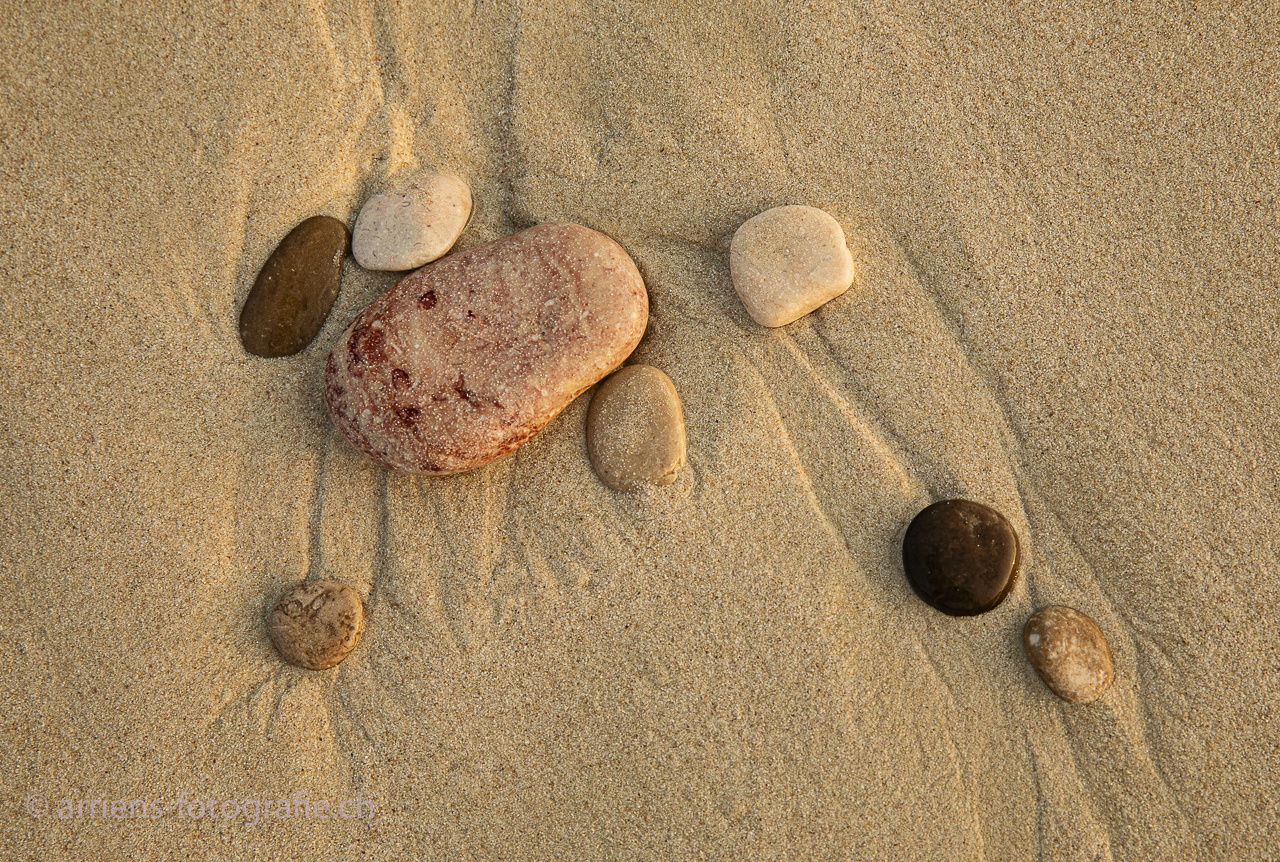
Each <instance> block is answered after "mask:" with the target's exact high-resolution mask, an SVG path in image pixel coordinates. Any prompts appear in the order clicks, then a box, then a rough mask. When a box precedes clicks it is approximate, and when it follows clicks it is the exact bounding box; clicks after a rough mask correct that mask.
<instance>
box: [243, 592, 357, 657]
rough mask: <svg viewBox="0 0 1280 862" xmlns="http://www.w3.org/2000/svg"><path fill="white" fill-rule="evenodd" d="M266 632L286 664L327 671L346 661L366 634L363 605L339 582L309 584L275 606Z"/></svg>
mask: <svg viewBox="0 0 1280 862" xmlns="http://www.w3.org/2000/svg"><path fill="white" fill-rule="evenodd" d="M267 631H268V632H269V633H270V635H271V642H272V643H274V644H275V645H276V649H277V650H279V651H280V655H282V656H284V659H285V661H288V662H289V663H290V664H296V665H298V666H299V667H305V668H309V669H310V670H324V669H325V668H330V667H333V666H334V665H336V664H337V663H338V662H340V661H342V660H343V659H344V658H346V657H347V653H349V652H351V650H352V649H354V648H355V645H356V644H357V643H359V642H360V635H361V634H363V633H364V604H363V603H362V602H361V601H360V596H359V595H358V594H357V593H356V591H355V590H353V589H351V587H349V586H347V585H346V584H343V583H340V582H338V581H306V582H304V583H301V584H299V585H298V586H296V587H294V588H293V589H291V590H290V591H289V592H287V593H285V594H284V596H283V597H281V599H280V601H278V602H276V604H275V606H274V607H273V608H272V609H271V613H270V614H268V616H267Z"/></svg>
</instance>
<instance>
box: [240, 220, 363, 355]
mask: <svg viewBox="0 0 1280 862" xmlns="http://www.w3.org/2000/svg"><path fill="white" fill-rule="evenodd" d="M346 253H347V226H346V225H344V224H343V223H342V222H340V221H338V220H337V219H335V218H329V217H328V216H313V217H311V218H309V219H307V220H306V221H304V222H302V223H301V224H299V225H298V226H297V227H295V228H294V229H293V230H291V231H289V234H288V236H286V237H285V238H284V239H282V240H281V241H280V244H279V245H278V246H276V250H275V251H273V252H272V253H271V256H270V257H269V258H267V262H266V263H264V264H263V265H262V269H261V271H259V273H258V278H257V279H256V280H255V281H254V283H253V289H252V290H250V291H249V297H248V299H246V300H245V301H244V308H242V309H241V310H240V343H241V344H243V345H244V349H245V350H247V351H249V352H250V353H252V354H253V355H255V356H265V357H268V358H276V357H280V356H292V355H293V354H295V353H297V352H298V351H299V350H301V349H302V348H304V347H306V346H307V345H308V344H310V343H311V339H313V338H315V337H316V333H318V332H319V331H320V327H322V326H324V321H325V318H327V317H328V316H329V309H331V308H332V307H333V301H334V300H335V299H337V298H338V288H339V287H341V285H342V259H343V257H345V256H346Z"/></svg>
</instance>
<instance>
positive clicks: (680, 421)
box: [587, 365, 685, 491]
mask: <svg viewBox="0 0 1280 862" xmlns="http://www.w3.org/2000/svg"><path fill="white" fill-rule="evenodd" d="M587 450H588V452H589V453H590V455H591V464H592V465H593V466H594V467H595V468H596V474H597V475H599V476H600V479H601V480H602V481H603V482H604V483H605V484H606V485H608V486H609V487H610V488H613V489H614V490H617V491H630V490H632V489H634V488H637V487H639V486H641V485H644V484H651V485H657V486H663V485H670V484H671V483H672V482H674V481H675V480H676V476H677V475H678V474H679V472H680V468H681V467H683V466H684V459H685V433H684V413H683V412H682V411H681V409H680V395H679V393H677V392H676V386H675V384H674V383H672V382H671V378H670V377H668V376H667V375H666V374H664V373H663V372H662V371H660V370H659V369H657V368H654V367H653V366H651V365H628V366H627V367H626V368H623V369H621V370H619V371H618V372H617V373H615V374H614V375H613V376H611V377H610V378H609V379H608V380H606V381H605V382H604V383H602V384H601V385H600V388H599V389H598V390H596V394H595V397H593V398H592V399H591V409H590V410H589V411H588V413H587Z"/></svg>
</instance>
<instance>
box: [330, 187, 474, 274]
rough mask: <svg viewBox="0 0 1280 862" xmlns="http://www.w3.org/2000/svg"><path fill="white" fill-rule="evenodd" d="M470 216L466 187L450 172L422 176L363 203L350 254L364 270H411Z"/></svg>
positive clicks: (443, 246)
mask: <svg viewBox="0 0 1280 862" xmlns="http://www.w3.org/2000/svg"><path fill="white" fill-rule="evenodd" d="M469 218H471V189H469V188H468V187H467V184H466V183H464V182H463V181H462V180H460V179H458V178H457V177H455V176H451V175H450V174H427V175H425V176H422V177H419V178H418V179H417V180H415V181H414V182H413V183H412V184H411V185H409V186H408V187H406V188H404V189H402V190H399V191H389V192H382V193H380V194H376V195H374V196H373V197H371V198H369V200H368V201H367V202H366V203H365V205H364V208H363V209H361V210H360V215H359V217H358V218H357V219H356V226H355V229H354V230H353V231H352V233H351V253H352V254H353V255H354V256H355V259H356V262H357V263H359V264H360V265H361V266H362V267H364V268H365V269H371V270H382V271H388V270H389V271H399V270H406V269H417V268H418V267H420V266H423V265H425V264H428V263H430V262H431V261H433V260H435V259H436V258H438V257H440V256H442V255H443V254H444V253H445V252H447V251H448V250H449V249H450V248H451V247H452V246H453V244H454V243H455V242H457V241H458V237H459V236H461V235H462V230H463V228H465V227H466V226H467V220H468V219H469Z"/></svg>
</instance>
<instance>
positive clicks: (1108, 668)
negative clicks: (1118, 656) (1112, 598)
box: [1022, 605, 1115, 703]
mask: <svg viewBox="0 0 1280 862" xmlns="http://www.w3.org/2000/svg"><path fill="white" fill-rule="evenodd" d="M1022 644H1023V646H1024V647H1026V650H1027V657H1028V658H1029V659H1031V666H1032V667H1034V668H1035V669H1036V673H1038V674H1040V678H1041V679H1042V680H1044V681H1045V684H1046V685H1048V686H1049V688H1051V689H1053V692H1054V694H1056V695H1058V697H1060V698H1062V699H1063V700H1065V701H1066V702H1067V703H1090V702H1091V701H1095V700H1097V699H1098V698H1099V697H1102V695H1103V693H1104V692H1106V690H1107V689H1108V688H1110V687H1111V682H1112V680H1113V679H1114V678H1115V670H1114V667H1113V665H1112V663H1111V650H1110V649H1109V648H1108V647H1107V639H1106V637H1105V636H1104V635H1103V634H1102V630H1101V629H1100V628H1098V624H1097V623H1095V622H1094V621H1093V620H1091V619H1090V618H1089V617H1088V616H1086V615H1085V614H1082V613H1080V611H1077V610H1075V609H1074V608H1069V607H1066V606H1065V605H1049V606H1048V607H1043V608H1041V609H1040V610H1038V611H1036V612H1035V613H1034V614H1032V615H1031V618H1030V619H1028V620H1027V624H1026V626H1024V627H1023V629H1022Z"/></svg>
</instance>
